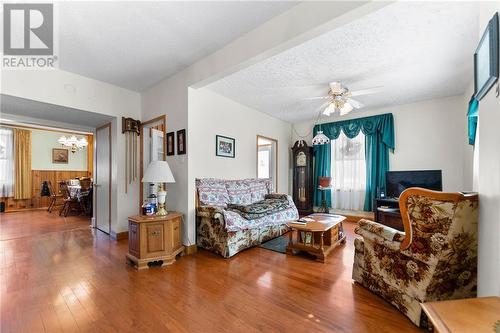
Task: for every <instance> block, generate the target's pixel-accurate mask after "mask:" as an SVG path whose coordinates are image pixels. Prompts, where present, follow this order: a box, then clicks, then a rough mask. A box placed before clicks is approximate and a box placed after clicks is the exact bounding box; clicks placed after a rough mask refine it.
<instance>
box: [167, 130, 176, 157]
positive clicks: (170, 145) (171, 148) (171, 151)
mask: <svg viewBox="0 0 500 333" xmlns="http://www.w3.org/2000/svg"><path fill="white" fill-rule="evenodd" d="M172 155H175V132H169V133H167V156H172Z"/></svg>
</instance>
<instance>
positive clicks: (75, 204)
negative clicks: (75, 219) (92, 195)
mask: <svg viewBox="0 0 500 333" xmlns="http://www.w3.org/2000/svg"><path fill="white" fill-rule="evenodd" d="M59 188H60V189H61V193H62V196H63V198H64V199H63V200H64V204H63V206H62V208H61V210H60V211H59V216H61V215H64V217H66V216H68V214H69V212H70V211H71V210H73V211H76V212H78V213H79V214H80V213H81V212H82V207H81V203H80V201H79V200H78V197H72V196H71V193H70V191H69V188H68V184H67V183H66V182H65V181H62V182H59Z"/></svg>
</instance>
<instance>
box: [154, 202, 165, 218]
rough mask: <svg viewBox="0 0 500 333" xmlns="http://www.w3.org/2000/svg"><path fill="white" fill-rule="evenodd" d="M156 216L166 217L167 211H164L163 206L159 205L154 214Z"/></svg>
mask: <svg viewBox="0 0 500 333" xmlns="http://www.w3.org/2000/svg"><path fill="white" fill-rule="evenodd" d="M156 215H158V216H165V215H168V212H167V210H166V209H165V205H162V204H160V205H159V207H158V211H157V212H156Z"/></svg>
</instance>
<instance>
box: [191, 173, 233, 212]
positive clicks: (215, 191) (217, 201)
mask: <svg viewBox="0 0 500 333" xmlns="http://www.w3.org/2000/svg"><path fill="white" fill-rule="evenodd" d="M196 188H197V190H198V195H199V199H200V202H201V204H202V205H207V206H217V207H226V206H227V204H228V203H229V195H228V193H227V189H226V184H225V181H223V180H220V179H212V178H203V179H196Z"/></svg>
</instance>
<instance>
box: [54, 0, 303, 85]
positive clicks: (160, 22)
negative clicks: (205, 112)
mask: <svg viewBox="0 0 500 333" xmlns="http://www.w3.org/2000/svg"><path fill="white" fill-rule="evenodd" d="M295 4H297V3H296V2H283V1H280V2H275V1H259V2H255V1H254V2H251V1H236V2H213V1H203V2H157V1H147V2H137V1H136V2H127V1H116V2H96V1H86V2H62V1H61V2H59V3H58V11H59V15H58V17H59V36H60V39H59V47H60V49H59V60H60V68H61V69H63V70H66V71H69V72H73V73H77V74H80V75H83V76H87V77H91V78H94V79H97V80H101V81H105V82H108V83H112V84H114V85H117V86H121V87H124V88H128V89H131V90H135V91H143V90H145V89H146V88H148V87H150V86H152V85H154V84H155V83H157V82H158V81H160V80H162V79H163V78H165V77H168V76H171V75H173V74H175V73H176V72H179V71H180V70H182V69H183V68H185V67H187V66H189V65H191V64H192V63H194V62H196V61H197V60H199V59H202V58H203V57H205V56H207V55H209V54H211V53H213V52H215V51H217V50H218V49H220V48H222V47H223V46H225V45H226V44H228V43H229V42H231V41H232V40H234V39H236V38H237V37H239V36H240V35H242V34H244V33H246V32H248V31H250V30H252V29H253V28H255V27H257V26H259V25H261V24H262V23H264V22H266V21H268V20H269V19H271V18H272V17H274V16H276V15H278V14H280V13H282V12H284V11H285V10H287V9H289V8H290V7H292V6H294V5H295Z"/></svg>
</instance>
